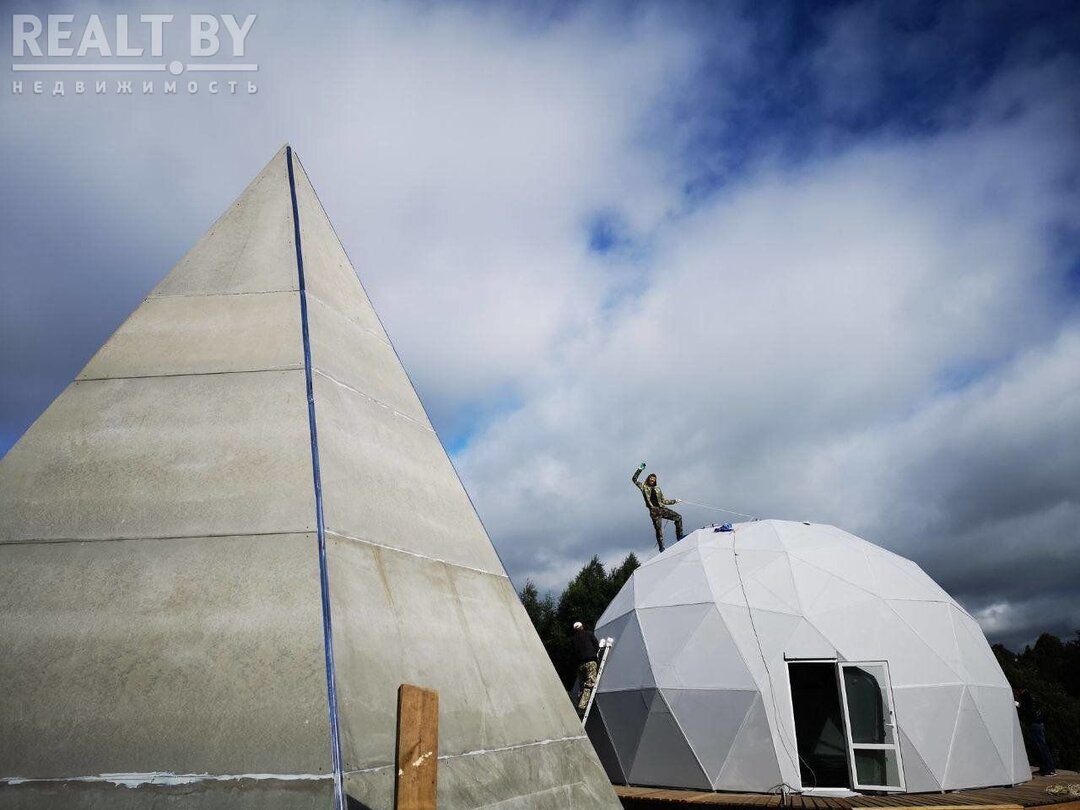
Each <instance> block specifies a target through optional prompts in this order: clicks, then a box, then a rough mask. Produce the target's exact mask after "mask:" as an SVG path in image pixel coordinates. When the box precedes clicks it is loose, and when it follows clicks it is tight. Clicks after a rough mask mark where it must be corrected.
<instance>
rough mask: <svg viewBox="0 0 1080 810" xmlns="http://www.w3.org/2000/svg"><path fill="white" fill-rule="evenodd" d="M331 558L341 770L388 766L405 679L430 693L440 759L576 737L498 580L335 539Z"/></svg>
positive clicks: (544, 663)
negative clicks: (434, 693) (436, 699)
mask: <svg viewBox="0 0 1080 810" xmlns="http://www.w3.org/2000/svg"><path fill="white" fill-rule="evenodd" d="M329 557H330V564H331V568H330V576H331V594H332V597H333V600H334V603H333V608H334V610H333V615H334V646H335V656H336V659H337V668H338V674H339V680H338V683H339V699H340V711H341V721H342V734H343V740H344V741H345V745H344V755H345V767H346V768H347V769H349V770H355V769H365V768H372V767H378V766H381V765H386V764H388V763H390V762H392V761H393V760H392V757H393V750H394V748H393V739H394V728H395V714H394V712H395V705H394V700H395V694H396V690H397V687H398V684H400V683H401V682H403V681H405V682H409V683H417V684H423V685H424V686H426V687H428V688H431V689H436V690H438V691H439V695H440V703H439V723H440V727H439V733H440V741H439V746H440V752H441V753H442V754H462V753H466V752H469V751H475V750H478V749H485V750H487V749H496V748H503V747H506V746H512V745H518V744H522V743H532V742H539V741H543V740H552V739H562V738H564V737H572V736H579V735H581V733H582V730H581V725H580V724H579V723H578V722H577V719H576V717H575V716H574V714H573V712H572V711H566V709H567V708H568V706H567V704H568V701H567V698H566V693H565V692H564V691H563V690H562V688H561V686H560V684H559V682H558V679H557V678H556V677H555V675H554V671H553V670H552V668H551V665H550V663H549V662H548V660H547V656H546V655H545V654H544V651H543V648H542V647H541V645H540V642H539V639H537V638H536V634H535V632H534V631H533V629H532V625H531V624H530V623H529V619H528V616H527V615H526V614H525V611H524V609H523V608H522V607H521V604H520V602H519V600H518V599H517V596H516V594H515V593H514V591H513V588H512V587H511V585H510V582H509V580H507V579H506V578H505V577H500V576H495V575H492V574H487V573H481V572H478V571H473V570H470V569H465V568H461V567H458V566H453V565H446V564H444V563H440V562H434V561H431V560H426V559H423V558H418V557H415V556H412V555H409V554H404V553H401V552H398V551H394V550H391V549H385V548H378V547H373V546H369V545H365V544H362V543H356V542H353V541H351V540H345V539H342V538H339V537H337V536H334V535H331V537H330V544H329ZM539 656H543V657H542V658H541V657H539Z"/></svg>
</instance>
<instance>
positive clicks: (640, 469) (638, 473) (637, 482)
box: [630, 461, 645, 489]
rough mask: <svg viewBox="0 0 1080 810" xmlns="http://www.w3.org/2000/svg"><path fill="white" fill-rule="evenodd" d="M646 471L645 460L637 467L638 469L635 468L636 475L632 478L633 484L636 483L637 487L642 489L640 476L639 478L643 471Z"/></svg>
mask: <svg viewBox="0 0 1080 810" xmlns="http://www.w3.org/2000/svg"><path fill="white" fill-rule="evenodd" d="M644 471H645V462H644V461H643V462H641V464H640V465H639V466H638V468H637V469H636V470H634V476H633V478H631V479H630V481H631V483H633V485H634V486H635V487H637V488H638V489H641V486H642V485H641V482H640V481H638V478H639V477H640V476H641V474H642V473H643V472H644Z"/></svg>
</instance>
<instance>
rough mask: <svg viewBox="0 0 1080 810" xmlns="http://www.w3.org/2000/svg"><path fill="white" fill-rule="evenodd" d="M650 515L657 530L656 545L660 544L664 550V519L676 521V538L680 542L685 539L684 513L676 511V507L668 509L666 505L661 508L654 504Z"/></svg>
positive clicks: (650, 509)
mask: <svg viewBox="0 0 1080 810" xmlns="http://www.w3.org/2000/svg"><path fill="white" fill-rule="evenodd" d="M649 517H651V518H652V525H653V528H654V529H655V530H656V545H658V546H660V550H661V551H663V550H664V521H665V520H672V521H675V540H676V542H678V541H679V540H682V539H683V530H682V515H680V514H679V513H678V512H676V511H675V510H674V509H668V508H667V507H666V506H661V507H659V508H657V507H655V506H653V507H650V508H649Z"/></svg>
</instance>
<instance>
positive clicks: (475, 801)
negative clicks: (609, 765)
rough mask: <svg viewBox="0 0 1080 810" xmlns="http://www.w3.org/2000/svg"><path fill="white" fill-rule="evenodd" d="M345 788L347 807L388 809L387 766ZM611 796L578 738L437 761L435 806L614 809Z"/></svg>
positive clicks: (390, 786)
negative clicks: (349, 800) (347, 800)
mask: <svg viewBox="0 0 1080 810" xmlns="http://www.w3.org/2000/svg"><path fill="white" fill-rule="evenodd" d="M346 788H347V790H348V793H349V797H350V799H351V800H352V801H351V802H350V807H353V808H356V810H392V808H393V795H394V794H393V790H394V786H393V769H392V768H383V769H379V770H376V771H369V772H365V773H356V774H349V775H348V777H347V778H346ZM611 792H612V791H611V787H610V785H608V784H607V780H606V778H604V775H603V773H602V772H600V766H599V765H598V764H597V762H596V758H595V754H594V753H593V750H592V747H591V746H590V745H589V742H588V740H583V739H572V740H565V741H562V742H556V743H548V744H546V745H528V746H523V747H517V748H511V749H504V750H500V751H486V752H484V753H483V754H482V755H468V756H451V757H448V758H446V759H443V760H441V761H440V762H439V785H438V802H439V807H440V808H443V807H452V808H455V810H474V808H498V810H593V808H598V807H599V808H605V807H615V808H617V807H619V805H618V804H615V805H612V804H611V802H612V801H613V799H612V798H611V796H610V794H611ZM356 797H360V798H356Z"/></svg>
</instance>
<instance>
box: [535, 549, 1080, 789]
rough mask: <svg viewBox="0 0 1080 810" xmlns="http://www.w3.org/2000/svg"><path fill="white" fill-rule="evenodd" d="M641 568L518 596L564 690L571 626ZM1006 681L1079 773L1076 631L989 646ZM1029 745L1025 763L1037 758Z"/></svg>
mask: <svg viewBox="0 0 1080 810" xmlns="http://www.w3.org/2000/svg"><path fill="white" fill-rule="evenodd" d="M640 565H641V563H640V562H638V558H637V557H636V556H635V555H634V554H629V555H628V556H627V557H626V559H624V560H623V561H622V562H621V563H620V564H619V565H617V566H615V567H613V568H611V569H610V570H607V569H605V568H604V565H603V563H601V562H600V558H599V557H593V558H592V559H591V560H589V562H587V563H586V564H585V565H584V566H583V567H582V568H581V570H580V571H578V573H577V575H576V576H575V577H574V578H573V579H572V580H570V582H568V583H567V585H566V588H565V589H564V590H563V591H562V592H561V593H560V594H558V596H556V595H554V594H552V593H546V594H544V595H541V594H540V592H539V590H538V589H537V587H536V585H535V584H534V583H533V582H532V581H531V580H526V582H525V587H524V588H522V589H521V592H520V593H519V594H518V595H519V596H520V597H521V603H522V604H523V605H524V606H525V612H526V613H528V614H529V618H530V619H531V620H532V623H533V627H535V628H536V632H537V635H539V636H540V641H541V642H543V645H544V649H545V650H546V651H547V654H548V657H549V658H550V659H551V663H552V665H553V666H554V667H555V671H556V672H557V673H558V674H559V678H561V679H562V682H563V684H564V686H565V687H566V688H567V689H570V688H571V686H572V685H573V683H574V678H575V677H576V675H577V662H576V661H575V660H574V655H573V651H572V650H571V647H570V636H571V633H572V632H573V630H572V627H573V624H574V622H582V623H583V624H584V625H585V626H586V627H588V628H594V627H595V626H596V621H597V619H599V618H600V615H601V614H602V613H603V612H604V609H605V608H606V607H607V606H608V604H609V603H610V602H611V600H612V599H614V598H615V595H616V594H617V593H618V592H619V590H620V589H621V588H622V586H623V585H624V584H625V583H626V580H628V579H629V578H630V575H631V574H632V573H634V571H635V570H636V569H637V568H638V567H639V566H640ZM993 650H994V655H995V656H996V657H997V660H998V663H999V664H1001V669H1002V671H1004V673H1005V677H1006V678H1008V679H1009V683H1010V684H1012V685H1013V687H1015V688H1018V689H1019V688H1025V689H1028V690H1029V691H1030V692H1031V694H1032V695H1033V696H1034V697H1035V699H1036V700H1037V701H1038V702H1039V704H1040V706H1041V707H1042V711H1043V715H1044V716H1045V720H1046V736H1047V740H1048V741H1049V743H1050V747H1051V748H1052V749H1053V752H1054V756H1055V758H1056V759H1057V765H1058V767H1059V768H1069V769H1072V770H1080V631H1077V633H1076V637H1075V638H1073V639H1070V640H1069V641H1062V640H1061V639H1060V638H1058V637H1057V636H1054V635H1051V634H1050V633H1043V634H1042V635H1041V636H1039V638H1038V640H1037V641H1036V642H1035V644H1033V645H1029V646H1027V647H1025V648H1024V650H1023V651H1022V652H1019V653H1016V652H1012V651H1011V650H1008V649H1006V648H1005V647H1004V646H1003V645H1001V644H995V645H994V646H993ZM1027 736H1028V730H1027V728H1026V727H1025V728H1024V739H1025V740H1026V741H1027V742H1028V759H1029V760H1030V761H1031V762H1036V761H1037V757H1036V754H1035V751H1034V749H1033V748H1032V747H1031V744H1030V740H1028V739H1027Z"/></svg>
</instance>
